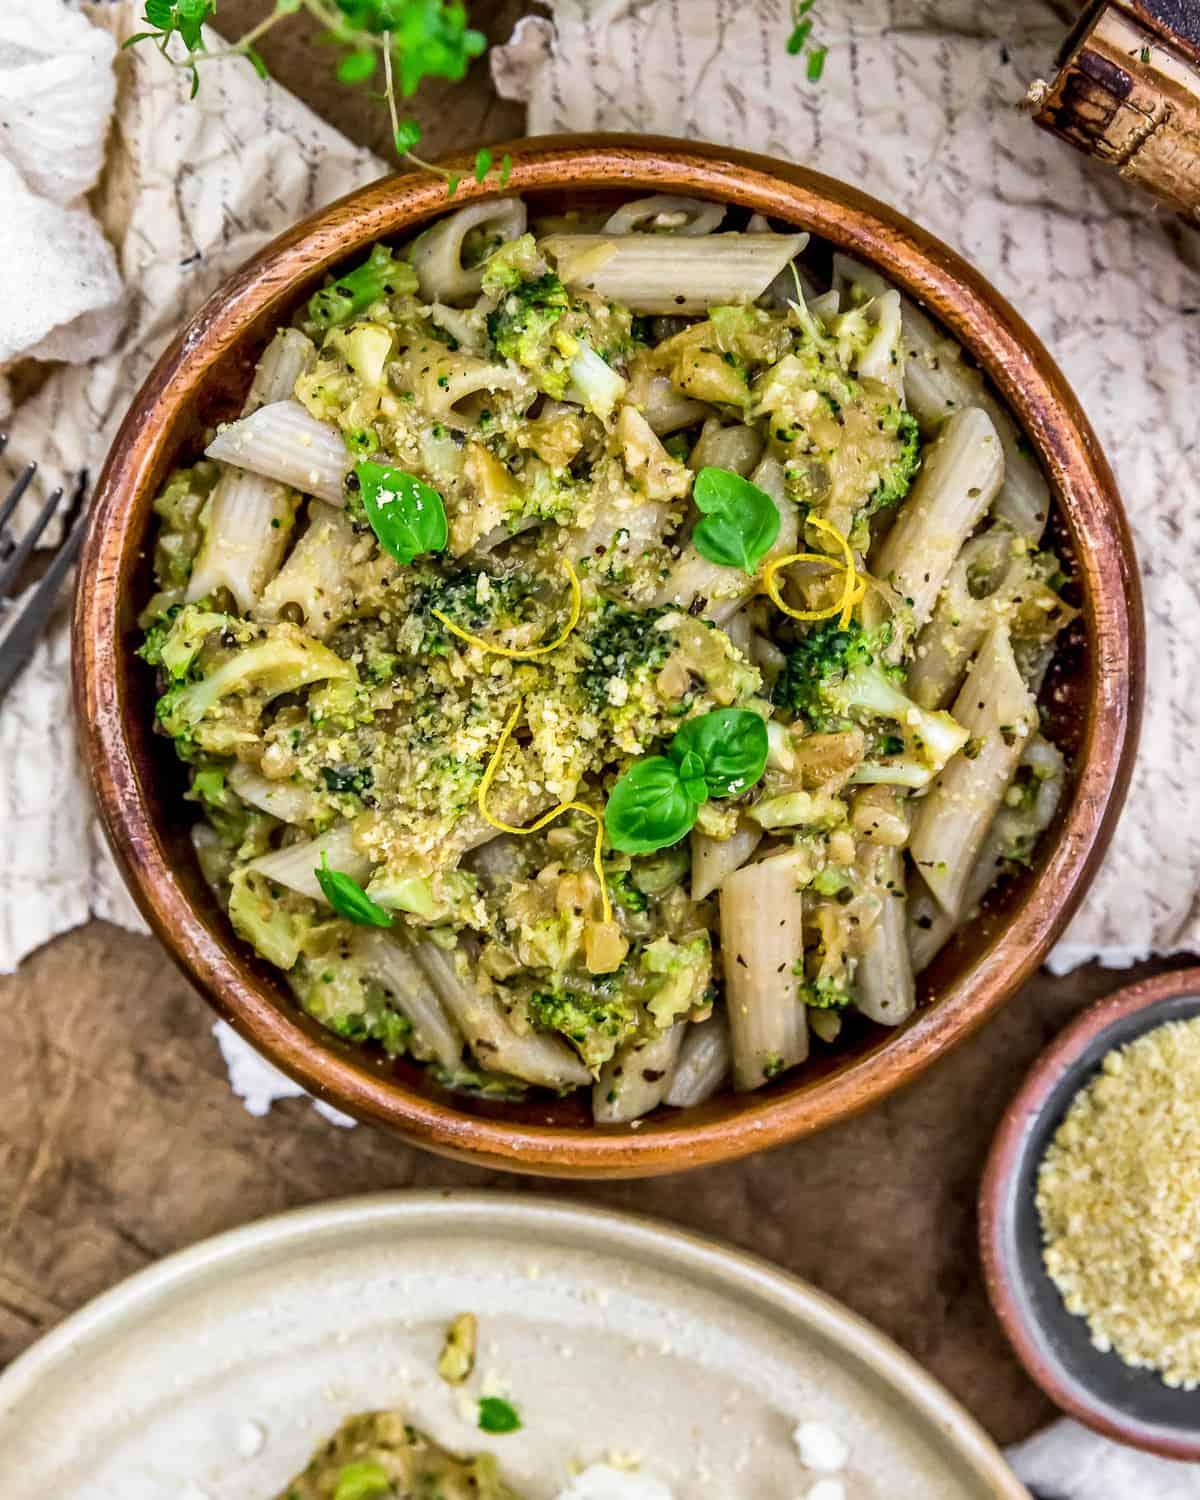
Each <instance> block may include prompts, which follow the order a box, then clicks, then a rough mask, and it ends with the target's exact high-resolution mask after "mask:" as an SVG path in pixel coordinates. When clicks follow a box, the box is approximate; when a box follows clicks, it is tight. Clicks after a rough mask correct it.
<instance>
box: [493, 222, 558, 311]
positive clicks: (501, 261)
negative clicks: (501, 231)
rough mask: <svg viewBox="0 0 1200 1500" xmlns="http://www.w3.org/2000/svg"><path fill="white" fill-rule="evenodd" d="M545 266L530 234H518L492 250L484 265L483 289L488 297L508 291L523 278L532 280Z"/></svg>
mask: <svg viewBox="0 0 1200 1500" xmlns="http://www.w3.org/2000/svg"><path fill="white" fill-rule="evenodd" d="M545 269H546V262H545V261H544V260H543V259H542V256H541V255H540V253H539V252H538V247H537V241H536V240H535V239H534V237H533V235H531V234H520V235H518V236H517V238H516V239H515V240H507V241H506V242H505V243H504V244H503V245H500V246H499V247H498V248H497V249H495V250H493V251H492V253H491V254H490V255H489V256H488V258H487V260H486V261H485V262H484V265H483V290H484V291H485V292H486V293H487V294H488V296H489V297H498V296H500V295H501V294H502V293H504V292H511V291H512V290H513V288H514V287H517V286H520V284H521V282H523V281H533V280H534V279H535V278H537V277H538V276H540V275H541V274H542V273H543V271H545Z"/></svg>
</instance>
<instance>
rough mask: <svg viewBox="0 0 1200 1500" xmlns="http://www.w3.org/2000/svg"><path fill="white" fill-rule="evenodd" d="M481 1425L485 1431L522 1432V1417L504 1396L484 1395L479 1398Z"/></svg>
mask: <svg viewBox="0 0 1200 1500" xmlns="http://www.w3.org/2000/svg"><path fill="white" fill-rule="evenodd" d="M479 1425H480V1427H481V1428H482V1429H483V1431H484V1432H520V1430H521V1418H520V1417H519V1416H518V1415H517V1410H516V1408H515V1407H514V1406H510V1405H509V1403H508V1402H507V1401H505V1400H504V1398H503V1397H502V1396H482V1397H480V1400H479Z"/></svg>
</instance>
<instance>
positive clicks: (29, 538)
mask: <svg viewBox="0 0 1200 1500" xmlns="http://www.w3.org/2000/svg"><path fill="white" fill-rule="evenodd" d="M62 497H63V492H62V490H61V489H58V490H55V491H54V493H53V494H52V495H51V496H50V498H49V499H48V500H47V501H46V503H45V505H43V506H42V508H41V510H40V511H38V514H37V519H36V520H35V521H34V523H33V525H32V526H31V527H30V528H29V530H28V531H27V532H26V533H25V535H24V536H23V537H22V538H21V540H20V541H19V542H18V543H17V545H16V546H15V547H14V548H13V549H12V551H11V552H10V553H9V555H8V556H7V557H6V558H5V560H4V562H3V563H2V564H0V600H3V599H5V598H6V597H7V596H8V595H10V594H11V593H12V591H13V588H14V587H15V585H16V582H17V578H18V577H19V575H20V572H21V569H22V568H23V567H24V566H25V561H26V559H27V558H28V556H29V554H30V553H31V552H32V551H33V549H34V548H35V547H36V546H37V544H38V540H39V538H40V537H41V535H42V532H43V531H45V529H46V527H47V526H49V524H50V517H51V516H52V515H53V514H54V512H55V511H56V510H57V509H58V502H59V501H60V500H61V499H62Z"/></svg>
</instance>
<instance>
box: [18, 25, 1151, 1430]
mask: <svg viewBox="0 0 1200 1500" xmlns="http://www.w3.org/2000/svg"><path fill="white" fill-rule="evenodd" d="M528 8H529V7H528V6H527V5H525V4H522V3H521V0H499V3H492V4H486V3H483V0H475V3H474V4H473V5H472V7H471V10H472V15H473V18H474V19H475V20H476V23H477V24H481V25H482V26H483V27H484V29H485V30H487V31H488V33H489V35H490V36H491V37H492V38H493V39H502V38H504V37H506V36H507V35H508V32H509V29H510V27H511V23H512V21H513V20H514V19H515V18H516V16H518V15H519V14H521V13H522V12H523V11H524V10H526V9H528ZM261 12H262V3H261V0H223V4H222V7H221V21H222V26H223V28H224V29H225V30H226V31H227V32H228V33H229V34H231V35H232V34H236V33H237V32H238V30H239V29H242V28H244V26H245V25H246V24H248V23H250V22H252V21H253V20H254V19H256V18H257V16H258V15H260V14H261ZM300 31H301V27H300V23H299V22H289V23H287V25H286V26H284V27H281V28H280V29H279V31H278V32H277V33H275V34H274V35H272V36H271V37H269V38H268V39H267V42H266V44H265V45H264V47H263V51H264V53H265V54H266V56H267V59H268V62H269V63H270V65H271V67H272V69H273V70H274V72H275V73H276V76H278V77H279V78H280V79H281V80H282V81H283V82H284V83H286V84H287V85H288V86H289V87H291V88H292V89H293V90H294V91H295V92H297V93H298V94H300V95H301V96H303V97H304V98H305V99H306V100H308V102H309V103H311V104H312V106H313V107H314V108H315V109H317V110H318V111H319V112H320V113H321V114H323V115H324V116H325V117H326V118H328V119H330V120H332V121H333V122H334V123H335V124H337V125H339V126H340V127H341V128H342V129H344V130H346V131H347V133H349V134H351V135H353V136H354V137H355V138H357V139H359V140H361V141H364V142H366V143H368V144H371V145H373V146H375V147H376V149H380V150H382V149H384V148H385V146H386V138H387V130H386V126H385V124H384V123H383V121H382V118H381V116H380V114H379V112H378V109H377V106H375V105H374V104H373V103H372V102H371V101H370V100H368V99H366V98H363V97H361V96H352V95H350V94H349V93H348V91H346V90H344V89H341V88H340V87H338V86H336V85H333V84H332V83H331V82H330V80H329V63H328V58H327V55H326V53H325V51H324V50H323V49H318V48H317V47H315V46H313V45H312V44H311V43H308V42H306V41H304V40H302V39H301V38H300V36H299V33H300ZM418 107H419V112H420V114H421V116H422V118H423V119H424V120H425V121H426V122H427V124H428V126H429V131H428V137H427V145H428V148H429V150H430V151H431V152H436V151H441V150H449V149H452V148H453V147H455V146H462V145H467V144H474V143H476V142H481V141H487V140H496V139H500V138H503V137H505V136H509V135H513V134H515V133H517V132H519V130H520V128H521V123H522V122H521V113H520V111H519V110H515V109H514V108H513V107H512V106H508V105H504V104H502V103H500V102H498V101H497V100H496V99H495V97H494V95H493V94H492V92H491V90H490V87H489V85H488V81H487V75H486V70H485V69H484V68H482V67H479V66H477V67H476V68H475V69H474V70H473V73H472V76H471V78H470V79H469V80H468V81H467V83H466V84H464V85H460V86H459V87H457V88H455V89H453V90H450V91H447V90H445V89H441V90H434V89H430V90H428V91H426V92H424V93H423V94H422V96H421V98H420V99H419V100H418ZM1164 967H1166V965H1163V964H1155V965H1145V966H1142V967H1141V968H1139V969H1136V970H1134V971H1132V972H1131V973H1130V974H1126V975H1121V976H1119V977H1118V976H1114V975H1112V974H1108V973H1105V972H1102V971H1092V970H1088V971H1083V972H1081V973H1078V974H1076V975H1073V976H1071V977H1070V978H1068V979H1065V980H1058V981H1055V980H1052V979H1050V978H1049V977H1048V976H1046V975H1044V974H1039V975H1038V976H1037V977H1036V978H1035V979H1034V980H1033V981H1031V982H1030V983H1029V984H1028V985H1027V986H1026V988H1025V990H1024V991H1023V992H1022V994H1021V995H1020V996H1018V997H1017V998H1016V999H1015V1000H1014V1001H1013V1002H1012V1003H1011V1004H1010V1005H1009V1006H1008V1007H1007V1009H1006V1010H1005V1011H1004V1012H1003V1013H1002V1014H1000V1015H999V1016H998V1017H996V1018H995V1019H993V1020H992V1021H991V1022H990V1023H989V1024H988V1025H987V1026H986V1027H985V1028H984V1029H983V1030H982V1031H981V1032H980V1033H978V1034H977V1035H976V1036H975V1037H973V1038H971V1039H970V1040H969V1041H968V1042H966V1043H965V1044H964V1045H963V1046H962V1047H961V1048H959V1049H958V1050H957V1051H956V1052H954V1053H953V1054H952V1055H951V1056H949V1057H948V1058H946V1059H943V1060H942V1061H941V1062H940V1063H939V1064H938V1065H937V1066H936V1067H935V1068H934V1069H933V1070H932V1071H931V1072H930V1073H929V1074H927V1075H926V1076H925V1077H924V1078H923V1079H922V1080H921V1081H920V1082H919V1083H918V1084H917V1086H916V1087H915V1088H912V1089H909V1090H908V1091H907V1092H905V1093H903V1094H901V1095H899V1096H897V1097H895V1098H894V1099H892V1100H890V1101H888V1102H887V1103H885V1104H884V1105H883V1106H882V1107H880V1108H879V1109H877V1110H876V1111H874V1112H873V1113H872V1114H870V1115H868V1116H866V1117H864V1118H861V1119H858V1120H854V1121H851V1122H849V1123H846V1124H844V1125H841V1126H839V1127H837V1128H836V1129H834V1130H832V1131H830V1132H827V1133H826V1134H824V1135H821V1136H818V1137H816V1138H814V1139H811V1140H808V1141H804V1142H800V1143H798V1144H795V1145H793V1146H790V1147H786V1148H784V1149H782V1150H780V1151H779V1152H776V1153H775V1154H773V1155H769V1156H762V1157H757V1158H753V1159H751V1160H748V1161H745V1162H741V1163H738V1164H734V1165H728V1166H723V1167H719V1168H713V1169H710V1170H708V1171H706V1172H702V1173H698V1174H689V1175H686V1176H682V1177H675V1178H660V1179H657V1180H654V1181H647V1182H631V1183H604V1184H595V1185H587V1186H582V1185H574V1186H567V1185H561V1184H557V1183H550V1182H542V1183H538V1182H531V1181H528V1180H524V1181H521V1180H518V1179H515V1178H511V1177H506V1176H503V1175H500V1174H496V1173H492V1172H488V1171H486V1170H483V1169H480V1168H473V1167H467V1166H457V1165H454V1164H451V1163H448V1162H445V1161H442V1160H439V1159H438V1158H435V1157H432V1156H429V1155H426V1154H424V1153H422V1152H420V1151H417V1150H415V1149H411V1148H407V1147H404V1146H402V1145H400V1144H398V1143H397V1142H396V1141H395V1140H394V1139H393V1138H391V1137H389V1136H385V1135H383V1134H381V1133H379V1132H376V1131H373V1130H370V1129H367V1128H365V1127H359V1128H358V1129H356V1130H353V1131H342V1130H338V1129H336V1128H334V1127H333V1126H331V1125H329V1124H328V1123H327V1122H326V1121H325V1120H323V1119H322V1118H321V1117H319V1116H318V1115H316V1114H315V1113H314V1112H313V1110H312V1109H311V1108H310V1107H309V1106H308V1104H307V1103H305V1102H304V1101H302V1100H297V1101H292V1102H289V1103H286V1104H283V1105H279V1106H276V1108H275V1109H274V1110H273V1111H272V1113H271V1115H270V1116H269V1117H267V1118H266V1119H263V1120H257V1119H254V1118H252V1117H251V1116H249V1115H248V1114H247V1113H246V1112H245V1110H244V1108H243V1107H242V1105H241V1104H240V1103H239V1102H238V1101H237V1100H236V1099H235V1098H234V1097H233V1095H232V1094H231V1093H230V1091H229V1087H228V1083H227V1081H226V1077H225V1069H224V1066H223V1063H222V1061H221V1058H220V1055H219V1053H218V1051H217V1047H216V1044H215V1042H214V1040H213V1038H212V1035H211V1026H212V1020H213V1018H212V1013H211V1012H210V1011H209V1009H208V1008H207V1006H205V1005H204V1003H203V1002H202V1001H201V1000H200V999H199V997H198V996H197V995H195V994H194V993H192V992H191V991H190V989H189V987H188V985H187V982H186V981H185V980H184V979H182V978H181V977H180V975H179V973H178V971H177V970H176V969H175V968H174V966H173V965H172V964H171V962H170V961H169V960H168V958H167V957H166V955H165V954H164V953H163V951H162V950H161V949H160V948H159V947H158V945H157V944H156V943H154V942H152V941H151V940H149V939H142V938H135V937H131V936H129V935H128V934H126V933H122V932H118V931H117V930H116V929H114V928H111V927H108V926H106V925H105V924H103V923H98V922H96V923H92V924H90V925H89V926H88V927H86V928H83V929H81V930H79V931H77V932H75V933H72V934H70V935H68V936H67V937H64V938H62V939H60V940H58V941H57V942H55V943H53V944H51V945H50V946H49V947H47V948H45V949H43V950H42V951H41V952H40V953H38V954H37V955H35V956H34V957H33V958H32V959H31V960H30V961H29V962H28V963H27V964H26V965H25V966H24V967H23V968H22V970H21V972H20V973H19V974H17V975H16V976H14V977H12V978H9V979H2V980H0V1058H2V1059H3V1065H4V1074H3V1076H4V1087H3V1089H0V1364H2V1363H3V1362H4V1361H6V1360H8V1359H10V1358H12V1357H13V1356H14V1355H16V1354H17V1353H19V1352H20V1351H21V1350H22V1349H23V1348H24V1347H25V1346H26V1345H28V1344H29V1343H30V1342H31V1341H32V1340H33V1339H35V1338H36V1337H37V1336H38V1334H39V1333H41V1332H42V1331H43V1330H45V1329H46V1328H48V1327H50V1326H51V1325H52V1324H53V1323H54V1322H56V1321H57V1320H58V1319H60V1318H61V1317H63V1316H64V1315H65V1314H67V1313H68V1312H70V1311H71V1310H72V1309H74V1308H76V1307H78V1306H79V1305H80V1304H81V1303H83V1302H84V1301H86V1300H87V1299H88V1298H89V1297H91V1296H93V1295H95V1294H96V1293H98V1292H100V1291H102V1290H103V1289H105V1288H106V1287H108V1286H111V1285H112V1284H113V1283H114V1282H115V1281H117V1280H119V1279H120V1278H121V1277H123V1276H126V1275H128V1274H130V1273H131V1272H133V1271H136V1270H138V1269H140V1268H141V1267H142V1266H144V1265H146V1264H148V1263H149V1262H151V1261H153V1260H154V1259H156V1258H158V1257H159V1256H161V1255H163V1254H166V1253H168V1252H169V1251H172V1250H175V1249H179V1248H181V1247H183V1246H186V1245H189V1244H192V1243H194V1242H195V1241H196V1240H198V1239H200V1238H202V1237H204V1236H206V1235H209V1234H212V1233H215V1232H217V1231H219V1230H222V1229H226V1228H229V1227H232V1226H234V1225H236V1224H240V1223H244V1222H246V1221H248V1220H251V1219H255V1218H258V1217H261V1216H262V1215H264V1214H268V1213H272V1212H275V1211H277V1210H279V1209H283V1208H288V1207H293V1206H297V1205H300V1204H304V1203H311V1202H316V1201H321V1200H323V1199H327V1198H330V1197H334V1196H340V1195H344V1194H349V1193H355V1192H364V1191H370V1190H377V1189H382V1188H391V1187H403V1186H409V1185H412V1186H426V1187H428V1186H437V1185H445V1186H460V1185H463V1186H469V1185H495V1186H520V1187H521V1189H522V1190H523V1191H532V1192H545V1193H551V1194H556V1193H557V1194H562V1195H565V1196H570V1197H573V1198H576V1199H579V1200H582V1201H588V1202H592V1203H598V1204H605V1205H611V1206H614V1207H622V1208H627V1209H631V1210H636V1211H638V1212H642V1213H650V1214H657V1215H660V1216H661V1217H663V1218H665V1219H668V1220H671V1221H674V1222H676V1223H678V1224H681V1225H685V1226H687V1227H690V1228H694V1229H697V1230H700V1231H703V1232H706V1233H710V1234H714V1235H718V1236H721V1237H723V1238H725V1239H727V1240H730V1241H732V1242H734V1243H736V1244H738V1245H741V1246H743V1247H744V1248H746V1249H749V1250H752V1251H755V1252H757V1253H758V1254H761V1255H764V1256H767V1257H769V1258H770V1259H772V1260H774V1261H775V1262H777V1263H778V1264H780V1265H781V1266H783V1267H785V1268H786V1269H789V1270H792V1271H795V1272H797V1273H798V1274H800V1275H803V1276H806V1277H808V1278H809V1279H811V1280H812V1281H814V1282H815V1283H816V1284H817V1285H819V1286H821V1287H823V1288H824V1289H825V1290H827V1291H829V1292H830V1293H832V1294H833V1295H835V1296H837V1297H840V1298H842V1299H843V1300H844V1301H846V1302H847V1303H848V1304H849V1305H850V1306H852V1307H854V1308H855V1309H857V1310H858V1311H859V1312H861V1313H862V1314H863V1315H864V1316H866V1317H868V1318H870V1319H871V1320H872V1321H874V1322H875V1323H876V1324H877V1325H878V1326H879V1327H880V1328H882V1329H883V1330H884V1331H885V1332H887V1333H889V1334H891V1335H892V1336H893V1337H895V1338H896V1339H898V1340H899V1341H900V1342H901V1343H902V1344H903V1345H905V1347H907V1348H908V1349H909V1350H910V1351H911V1352H912V1353H913V1354H914V1355H916V1357H917V1358H918V1359H920V1360H921V1361H922V1362H923V1363H924V1364H925V1365H926V1366H927V1367H928V1368H929V1369H930V1370H931V1371H932V1372H933V1373H934V1374H935V1375H937V1376H938V1377H939V1378H940V1379H942V1380H943V1381H944V1382H945V1383H946V1385H947V1386H948V1387H949V1388H950V1389H951V1390H952V1391H953V1392H954V1393H955V1394H956V1395H957V1396H958V1397H959V1398H960V1399H961V1400H963V1401H964V1402H965V1403H966V1405H967V1406H968V1407H970V1408H971V1409H972V1410H973V1411H974V1412H975V1414H976V1415H977V1416H978V1417H979V1418H980V1420H981V1421H982V1422H983V1423H984V1424H985V1426H987V1427H988V1428H989V1430H990V1431H991V1432H992V1433H993V1434H994V1435H995V1436H996V1437H997V1438H998V1439H1000V1440H1001V1441H1009V1440H1012V1439H1014V1438H1018V1437H1021V1436H1024V1435H1025V1434H1026V1433H1028V1432H1029V1431H1030V1430H1032V1428H1033V1427H1034V1426H1036V1425H1037V1424H1038V1423H1040V1422H1042V1421H1044V1420H1045V1419H1046V1418H1047V1417H1048V1416H1049V1415H1051V1408H1050V1406H1049V1403H1048V1402H1047V1401H1046V1400H1045V1398H1044V1397H1043V1396H1042V1395H1041V1393H1040V1392H1039V1391H1038V1390H1037V1389H1036V1388H1035V1387H1034V1386H1033V1385H1032V1384H1031V1383H1030V1382H1029V1381H1028V1380H1027V1379H1026V1378H1025V1376H1024V1374H1023V1372H1022V1371H1021V1369H1020V1367H1019V1366H1018V1365H1017V1363H1016V1361H1015V1359H1014V1358H1013V1357H1012V1356H1011V1354H1010V1353H1009V1352H1008V1349H1007V1346H1006V1345H1005V1343H1004V1340H1003V1338H1002V1336H1001V1334H1000V1331H999V1328H998V1326H997V1325H996V1324H995V1322H994V1320H993V1319H992V1316H991V1313H990V1310H989V1308H988V1305H987V1302H986V1299H985V1295H984V1290H983V1282H982V1276H981V1273H980V1268H979V1263H978V1258H977V1254H976V1249H975V1211H974V1199H975V1193H976V1189H977V1184H978V1178H979V1173H980V1170H981V1167H982V1164H983V1160H984V1156H985V1154H986V1148H987V1144H988V1141H989V1139H990V1136H991V1133H992V1130H993V1129H994V1127H995V1125H996V1123H997V1121H998V1120H999V1118H1000V1115H1001V1113H1002V1111H1003V1108H1004V1106H1005V1104H1006V1102H1007V1100H1008V1098H1009V1097H1010V1095H1011V1094H1012V1092H1013V1091H1014V1089H1015V1088H1016V1086H1017V1084H1018V1082H1019V1080H1020V1078H1021V1076H1022V1075H1023V1073H1024V1071H1025V1070H1026V1068H1027V1067H1028V1066H1029V1064H1030V1063H1031V1062H1032V1060H1033V1058H1034V1057H1035V1055H1036V1054H1037V1052H1038V1051H1039V1050H1040V1049H1041V1047H1042V1046H1043V1045H1044V1044H1045V1042H1046V1041H1047V1040H1048V1039H1049V1038H1050V1037H1051V1036H1052V1035H1053V1034H1054V1033H1055V1032H1057V1031H1058V1030H1059V1029H1060V1028H1061V1027H1062V1026H1063V1025H1065V1024H1066V1023H1067V1022H1068V1021H1069V1020H1070V1019H1071V1018H1072V1017H1073V1016H1074V1015H1075V1014H1076V1013H1077V1012H1078V1011H1079V1010H1080V1009H1081V1008H1082V1006H1083V1005H1084V1004H1086V1003H1087V1002H1088V1001H1089V1000H1091V999H1094V998H1096V997H1098V996H1100V995H1103V994H1104V993H1106V992H1107V991H1108V990H1111V989H1113V988H1115V987H1116V985H1117V984H1118V983H1120V982H1123V981H1126V980H1128V979H1130V978H1136V977H1140V976H1144V975H1146V974H1150V973H1155V972H1159V971H1160V970H1161V969H1162V968H1164Z"/></svg>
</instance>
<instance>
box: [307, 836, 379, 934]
mask: <svg viewBox="0 0 1200 1500" xmlns="http://www.w3.org/2000/svg"><path fill="white" fill-rule="evenodd" d="M313 874H314V875H315V876H316V877H317V884H318V885H319V886H320V887H321V891H322V894H323V895H324V897H325V899H326V901H328V902H329V904H330V906H332V907H333V909H334V911H335V912H337V914H338V916H339V917H345V918H346V920H347V921H348V922H354V923H355V924H356V925H357V926H359V927H390V926H391V925H392V914H391V912H389V911H385V910H384V909H383V907H382V906H380V904H379V903H378V901H372V900H371V898H370V896H368V895H367V893H366V891H364V890H363V888H362V886H361V885H359V883H358V881H357V880H355V879H353V878H352V877H351V876H349V875H343V874H342V872H341V871H340V870H331V869H330V868H329V858H328V856H327V855H326V854H325V853H324V852H322V854H321V863H320V865H319V866H318V867H317V868H316V869H315V870H314V871H313Z"/></svg>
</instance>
